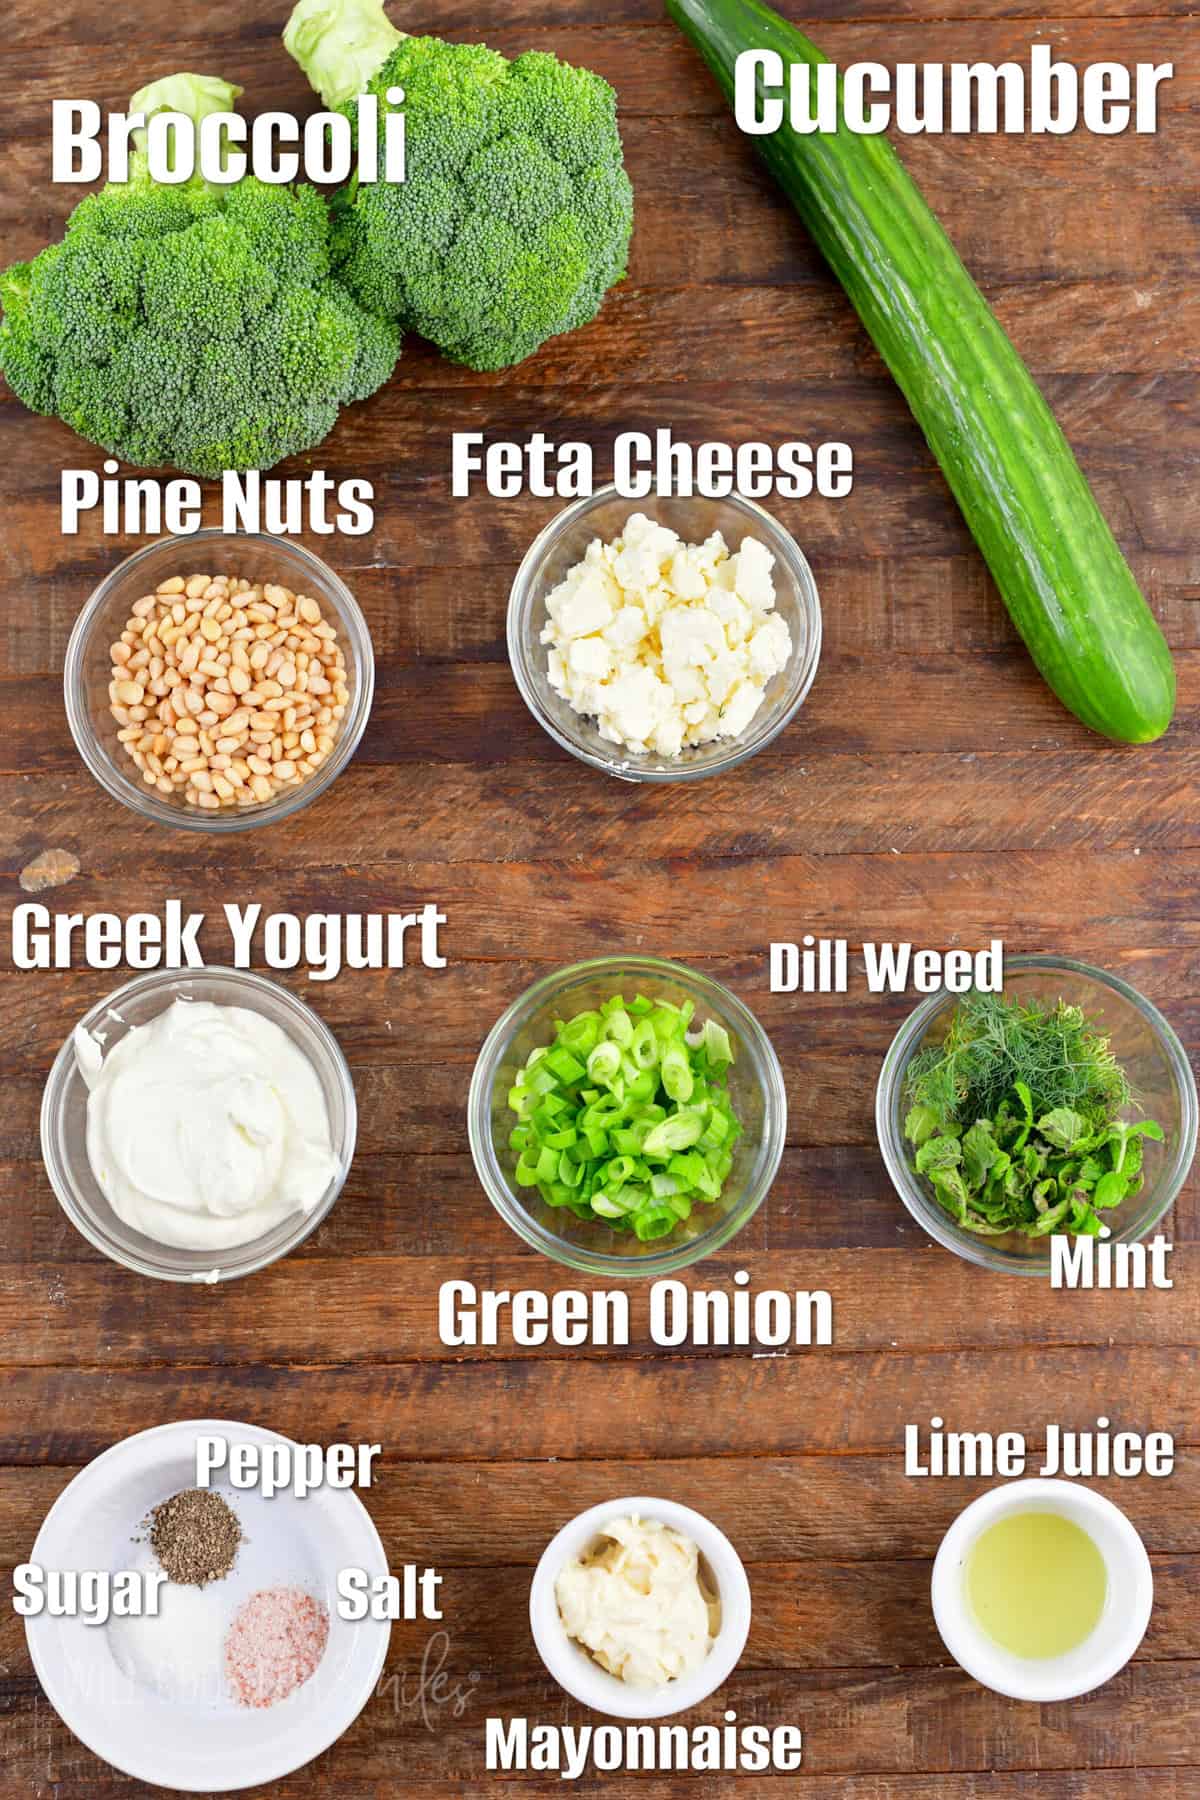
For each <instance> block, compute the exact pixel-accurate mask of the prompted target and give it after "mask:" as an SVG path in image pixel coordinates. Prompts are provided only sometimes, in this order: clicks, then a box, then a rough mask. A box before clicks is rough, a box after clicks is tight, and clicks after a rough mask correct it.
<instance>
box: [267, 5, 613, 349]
mask: <svg viewBox="0 0 1200 1800" xmlns="http://www.w3.org/2000/svg"><path fill="white" fill-rule="evenodd" d="M284 43H285V44H286V46H287V48H288V50H289V51H290V52H291V54H292V55H293V56H294V57H295V58H296V60H297V62H299V64H300V66H301V68H302V69H303V70H304V72H305V74H306V75H307V76H308V77H309V80H310V81H311V82H312V84H313V86H314V87H315V88H316V89H317V91H318V92H319V93H320V94H321V96H322V98H323V99H324V101H325V103H326V105H327V106H333V107H337V108H339V109H340V110H342V111H344V112H345V113H346V114H347V115H348V117H349V118H350V120H351V122H352V123H356V122H357V120H356V114H357V107H356V101H355V98H354V97H355V96H357V95H358V94H359V93H361V92H369V93H371V94H373V95H375V96H376V98H377V100H378V104H379V110H380V114H381V115H382V114H384V113H385V112H387V111H388V110H389V108H390V107H391V104H392V103H391V102H390V101H389V100H388V98H387V95H388V90H389V89H395V88H401V89H403V93H404V99H403V102H402V106H403V111H404V114H405V119H406V134H407V136H406V143H407V179H406V180H405V181H404V182H402V183H392V182H386V181H378V182H374V183H358V182H353V183H351V184H350V186H349V187H347V188H345V189H344V190H343V191H342V193H341V195H340V196H339V197H338V200H337V201H335V207H334V212H335V226H334V261H335V266H336V269H337V272H338V274H339V275H341V276H342V277H343V278H344V279H345V281H346V282H347V283H348V284H349V286H350V287H351V289H352V290H353V292H354V293H355V294H356V295H357V296H358V298H359V299H360V300H361V301H362V302H363V304H364V305H366V306H368V307H370V308H371V309H372V310H374V311H378V312H382V313H384V314H386V315H387V316H388V317H389V318H394V319H397V320H399V322H400V324H401V325H402V326H404V327H405V328H406V329H410V330H413V331H418V332H420V333H421V335H422V336H423V337H426V338H429V339H430V340H431V341H432V342H433V343H434V344H436V345H437V346H438V347H439V349H441V350H442V351H443V352H444V354H445V355H447V356H449V357H450V358H452V359H453V360H454V361H455V362H462V363H466V364H467V365H468V366H469V367H470V368H473V369H501V368H506V367H508V366H509V365H510V364H512V363H518V362H521V361H523V360H524V358H525V357H527V356H530V355H532V353H533V352H534V351H535V350H537V349H539V348H540V347H541V345H542V344H544V343H545V341H546V339H547V338H550V337H554V336H556V335H557V334H558V333H559V332H563V331H571V330H574V328H575V327H576V326H579V325H585V324H587V323H588V322H589V320H591V319H594V318H595V316H596V314H597V313H598V312H599V310H600V305H601V302H602V301H603V299H604V296H605V294H606V293H607V292H608V290H609V288H610V287H612V285H613V283H614V282H616V281H619V280H620V279H621V278H622V277H623V276H624V274H625V264H626V258H627V256H628V251H629V239H630V234H631V231H632V228H633V190H632V188H631V186H630V182H629V177H628V175H627V174H626V173H625V165H624V160H623V156H622V150H621V139H620V136H619V134H618V131H617V113H616V96H615V95H614V93H613V90H612V88H611V87H610V86H609V85H608V83H607V82H606V81H603V80H602V79H601V78H600V77H599V76H598V75H594V74H592V73H591V72H590V71H589V70H587V69H577V68H573V67H572V66H571V65H570V64H568V63H562V62H559V61H558V59H557V58H556V57H554V56H550V55H547V54H544V53H542V52H538V51H530V52H528V53H527V54H526V55H524V56H518V57H517V58H516V59H515V60H514V61H512V62H510V61H509V60H508V58H507V57H504V56H501V55H500V54H499V52H497V51H495V50H489V49H488V48H487V47H486V46H485V45H482V44H466V45H460V44H448V43H444V42H443V41H442V40H441V39H440V38H434V37H403V36H402V35H401V34H400V33H399V32H397V31H396V30H395V28H394V27H393V26H392V25H391V24H390V23H389V22H388V20H387V17H386V15H385V14H384V11H383V4H382V0H299V4H298V5H297V6H296V9H295V11H294V12H293V14H292V17H291V21H290V22H289V25H288V28H287V31H286V32H285V34H284Z"/></svg>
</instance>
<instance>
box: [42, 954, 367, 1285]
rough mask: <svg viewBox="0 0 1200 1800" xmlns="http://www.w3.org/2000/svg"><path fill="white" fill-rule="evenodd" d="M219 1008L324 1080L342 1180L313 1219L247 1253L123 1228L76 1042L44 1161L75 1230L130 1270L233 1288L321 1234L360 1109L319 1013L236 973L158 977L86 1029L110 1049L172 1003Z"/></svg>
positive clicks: (51, 1090) (45, 1138)
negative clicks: (256, 1022)
mask: <svg viewBox="0 0 1200 1800" xmlns="http://www.w3.org/2000/svg"><path fill="white" fill-rule="evenodd" d="M177 999H187V1000H211V1001H212V1002H213V1003H214V1004H215V1005H217V1006H244V1007H247V1008H248V1009H250V1010H251V1011H253V1012H257V1013H261V1014H262V1015H263V1017H264V1018H267V1019H270V1020H271V1021H272V1023H273V1024H275V1025H278V1026H279V1027H280V1029H281V1030H282V1031H286V1033H287V1035H288V1036H289V1037H290V1038H291V1039H292V1041H293V1042H294V1043H295V1044H296V1045H298V1046H299V1048H300V1049H301V1050H302V1051H303V1052H304V1054H305V1055H306V1056H307V1058H308V1060H309V1062H310V1063H311V1064H312V1066H313V1068H314V1069H315V1070H316V1073H317V1077H318V1079H319V1081H320V1083H321V1088H322V1091H323V1092H324V1095H325V1105H326V1107H327V1109H328V1113H329V1132H330V1138H331V1140H332V1143H333V1151H334V1155H335V1156H336V1158H337V1164H338V1166H337V1172H336V1174H335V1175H334V1176H333V1178H332V1180H331V1181H330V1183H329V1186H328V1187H327V1189H326V1190H325V1193H324V1194H323V1195H322V1196H321V1198H320V1200H319V1201H318V1202H317V1204H316V1206H314V1207H313V1209H312V1211H311V1212H307V1213H301V1212H296V1213H294V1214H292V1215H291V1216H290V1217H289V1218H286V1219H282V1220H281V1221H280V1222H279V1224H278V1225H276V1226H275V1227H274V1228H273V1229H272V1230H271V1231H268V1232H265V1233H264V1234H263V1235H262V1236H261V1237H257V1238H253V1239H252V1240H251V1241H250V1242H249V1243H246V1244H238V1245H235V1246H234V1247H233V1248H232V1249H229V1250H222V1251H218V1252H216V1253H215V1256H216V1260H215V1261H214V1252H213V1251H211V1250H208V1251H205V1250H181V1249H177V1248H176V1247H175V1246H174V1245H172V1244H160V1243H159V1242H158V1241H157V1240H156V1239H155V1238H151V1237H146V1236H145V1235H144V1234H143V1233H142V1232H140V1231H135V1230H134V1229H133V1228H132V1227H131V1226H129V1225H126V1224H125V1223H124V1221H123V1220H122V1219H119V1218H118V1217H117V1215H116V1213H115V1212H114V1211H113V1209H112V1207H111V1206H110V1205H109V1203H108V1201H107V1200H106V1199H105V1197H104V1195H103V1193H102V1192H101V1191H100V1187H99V1184H98V1183H97V1181H96V1178H95V1176H94V1175H93V1174H92V1170H91V1164H90V1163H89V1162H88V1154H87V1100H88V1090H87V1087H86V1085H85V1083H84V1080H83V1077H82V1075H80V1073H79V1070H78V1068H77V1067H76V1063H75V1046H74V1034H72V1036H71V1037H69V1038H68V1039H67V1041H66V1043H65V1044H64V1045H63V1047H62V1049H61V1050H60V1051H59V1053H58V1056H57V1057H56V1058H55V1061H54V1066H53V1068H52V1069H51V1071H50V1075H49V1078H48V1080H47V1082H46V1087H45V1092H44V1093H43V1095H42V1125H41V1129H42V1158H43V1160H44V1162H45V1165H46V1173H47V1175H48V1176H49V1177H50V1185H51V1187H52V1188H53V1189H54V1192H55V1194H56V1195H57V1196H58V1201H59V1204H60V1205H61V1207H62V1209H63V1211H64V1212H65V1213H66V1215H67V1217H68V1218H69V1219H70V1221H71V1223H72V1224H73V1225H74V1226H75V1227H76V1229H77V1230H78V1231H81V1232H82V1233H83V1235H84V1237H85V1238H87V1239H88V1241H89V1242H90V1243H93V1244H95V1246H96V1248H97V1249H98V1250H103V1252H104V1254H105V1255H106V1256H109V1257H111V1258H112V1260H113V1261H114V1262H117V1263H120V1264H121V1266H122V1267H123V1268H126V1269H133V1270H135V1271H136V1272H137V1273H138V1274H139V1275H151V1276H153V1277H154V1278H155V1279H156V1280H158V1281H192V1282H207V1283H212V1282H217V1281H234V1280H236V1279H237V1278H238V1277H239V1276H241V1275H252V1274H253V1273H254V1272H255V1270H256V1269H265V1268H266V1267H267V1266H268V1265H269V1264H270V1263H273V1262H278V1261H279V1259H280V1257H282V1256H286V1255H287V1254H288V1252H289V1251H291V1250H294V1249H295V1248H296V1246H297V1244H302V1243H303V1242H304V1240H305V1238H306V1237H308V1236H309V1234H310V1233H311V1232H313V1231H315V1230H316V1228H317V1226H318V1225H319V1224H320V1223H321V1221H322V1219H324V1218H325V1216H326V1214H327V1213H328V1212H329V1210H330V1208H331V1207H332V1205H333V1203H334V1201H335V1200H336V1199H337V1197H338V1195H339V1194H340V1193H341V1191H342V1187H343V1186H344V1184H345V1180H346V1176H347V1175H348V1174H349V1172H350V1164H351V1162H352V1160H353V1157H354V1139H355V1133H356V1129H357V1117H358V1115H357V1109H356V1106H355V1101H354V1083H353V1081H352V1080H351V1077H350V1070H349V1069H348V1067H347V1066H346V1059H345V1057H344V1056H343V1055H342V1052H341V1049H340V1047H339V1045H338V1042H337V1039H336V1038H335V1037H334V1036H333V1033H332V1032H331V1031H330V1030H329V1029H328V1027H327V1026H326V1025H324V1024H323V1023H322V1021H321V1020H320V1019H319V1018H318V1017H317V1015H316V1013H315V1012H313V1011H312V1009H311V1008H310V1007H308V1006H306V1005H305V1004H304V1002H303V1001H301V1000H297V999H296V998H295V997H294V996H293V995H292V994H290V993H289V992H288V991H287V989H286V988H281V987H277V986H276V984H275V983H274V982H273V981H267V980H265V979H264V978H263V977H262V976H261V975H252V974H249V973H248V972H246V971H243V970H238V969H197V970H195V971H188V970H183V971H180V970H158V971H156V972H155V973H154V974H152V975H140V976H139V977H138V978H137V980H136V981H131V982H129V983H127V985H126V986H125V987H123V988H119V989H118V990H117V992H116V993H115V994H112V995H110V996H109V998H108V999H107V1000H102V1001H100V1003H99V1004H98V1005H96V1006H93V1007H92V1009H91V1011H90V1012H88V1013H86V1014H85V1015H84V1017H83V1018H82V1019H81V1020H80V1025H81V1026H82V1027H83V1029H84V1030H85V1031H92V1030H94V1029H95V1028H96V1027H97V1026H99V1027H101V1028H102V1030H103V1031H104V1033H105V1037H104V1043H105V1046H106V1047H107V1046H109V1045H111V1044H113V1043H115V1042H117V1041H118V1040H119V1039H120V1038H122V1037H124V1036H125V1035H126V1033H127V1032H129V1031H131V1030H132V1029H133V1028H134V1027H135V1026H138V1025H146V1024H148V1023H149V1021H150V1020H151V1019H154V1018H157V1016H158V1014H159V1013H161V1012H164V1011H165V1010H166V1008H167V1007H168V1006H170V1005H171V1004H172V1002H173V1001H175V1000H177Z"/></svg>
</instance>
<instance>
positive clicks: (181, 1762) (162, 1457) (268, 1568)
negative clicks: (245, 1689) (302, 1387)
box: [25, 1420, 391, 1794]
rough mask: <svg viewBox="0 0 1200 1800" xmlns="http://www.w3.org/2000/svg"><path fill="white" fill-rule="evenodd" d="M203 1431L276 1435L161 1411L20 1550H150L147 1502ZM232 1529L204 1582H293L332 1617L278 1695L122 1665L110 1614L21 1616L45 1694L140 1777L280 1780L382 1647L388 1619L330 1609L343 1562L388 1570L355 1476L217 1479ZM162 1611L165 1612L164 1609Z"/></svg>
mask: <svg viewBox="0 0 1200 1800" xmlns="http://www.w3.org/2000/svg"><path fill="white" fill-rule="evenodd" d="M200 1435H205V1436H219V1437H225V1438H227V1439H228V1440H229V1441H230V1442H237V1443H254V1444H263V1445H266V1444H277V1443H279V1442H281V1441H284V1442H286V1441H287V1440H281V1439H280V1436H279V1434H278V1433H277V1432H272V1431H264V1430H263V1429H262V1428H261V1427H260V1426H257V1425H243V1424H233V1423H230V1422H228V1421H224V1420H220V1421H214V1420H192V1421H186V1422H183V1423H180V1424H173V1425H160V1426H158V1427H156V1428H155V1429H154V1430H151V1431H143V1432H140V1433H138V1435H137V1436H136V1437H131V1438H126V1439H125V1440H124V1441H123V1442H121V1443H119V1444H115V1445H114V1446H113V1447H112V1449H110V1450H106V1451H105V1452H104V1453H103V1455H101V1456H98V1457H97V1458H96V1459H95V1461H94V1462H91V1463H89V1464H88V1465H87V1467H86V1468H85V1469H83V1470H81V1471H80V1473H79V1474H78V1475H76V1477H75V1479H74V1480H73V1481H72V1482H71V1483H70V1484H69V1485H68V1486H67V1487H66V1488H64V1490H63V1492H62V1493H61V1494H60V1495H59V1497H58V1499H57V1500H56V1501H55V1503H54V1505H53V1506H52V1507H51V1508H50V1511H49V1512H48V1513H47V1515H46V1519H45V1522H44V1523H43V1525H42V1528H41V1530H40V1531H39V1532H38V1535H37V1539H36V1542H35V1543H34V1546H33V1549H32V1551H31V1553H30V1557H29V1560H30V1561H31V1562H34V1563H37V1564H39V1565H41V1566H42V1567H43V1568H47V1569H97V1570H108V1571H117V1570H120V1569H126V1568H130V1567H136V1566H138V1559H139V1558H146V1557H147V1556H148V1555H149V1554H150V1553H149V1552H147V1551H146V1550H145V1548H144V1547H141V1546H139V1544H138V1543H137V1542H135V1541H134V1540H135V1539H136V1537H137V1535H138V1534H139V1532H140V1529H141V1526H142V1522H143V1520H144V1519H145V1517H146V1515H147V1514H148V1513H149V1512H150V1510H151V1509H152V1508H154V1507H155V1506H158V1505H160V1504H161V1503H162V1502H163V1501H165V1500H168V1499H170V1497H171V1496H172V1495H173V1494H176V1493H179V1492H180V1491H181V1490H183V1489H186V1488H192V1487H195V1485H196V1469H195V1454H196V1451H195V1446H196V1439H197V1437H198V1436H200ZM216 1491H217V1492H219V1493H220V1494H221V1496H222V1498H224V1499H225V1500H226V1501H227V1502H228V1504H229V1505H230V1506H232V1508H233V1510H234V1511H235V1513H237V1515H238V1518H239V1522H240V1523H241V1525H242V1528H243V1534H244V1535H243V1542H242V1545H241V1546H240V1548H239V1550H238V1555H237V1560H236V1562H235V1564H234V1567H233V1570H232V1571H231V1572H230V1574H229V1575H227V1576H226V1577H225V1578H224V1580H223V1581H221V1582H219V1583H218V1582H214V1583H210V1585H209V1587H208V1588H206V1589H203V1590H201V1591H202V1592H203V1593H205V1594H206V1595H211V1596H213V1601H214V1605H218V1606H220V1607H221V1608H222V1617H223V1616H224V1608H225V1606H226V1603H227V1607H228V1611H229V1614H230V1616H231V1618H232V1616H233V1615H234V1614H235V1613H236V1611H237V1608H238V1607H239V1606H240V1605H241V1604H242V1602H243V1600H244V1599H245V1598H246V1597H248V1595H249V1594H250V1593H252V1592H254V1591H257V1590H259V1589H262V1588H268V1587H272V1586H295V1587H298V1588H300V1589H302V1590H303V1591H304V1592H306V1593H307V1594H310V1595H311V1596H312V1598H313V1599H314V1600H316V1601H317V1602H318V1603H319V1604H320V1605H321V1606H323V1607H324V1609H325V1611H326V1612H327V1614H328V1617H329V1634H328V1638H327V1639H326V1642H325V1647H324V1651H323V1654H322V1655H321V1658H320V1661H319V1662H318V1664H317V1666H316V1668H315V1669H314V1670H313V1672H312V1674H311V1675H309V1677H308V1679H307V1680H305V1681H304V1682H303V1683H302V1685H300V1686H299V1687H297V1688H295V1690H294V1691H293V1692H292V1693H290V1694H289V1695H288V1696H287V1697H286V1698H284V1699H281V1700H279V1701H278V1702H277V1704H275V1705H272V1706H263V1707H246V1706H241V1705H238V1704H237V1702H236V1701H235V1700H234V1699H233V1698H232V1697H231V1696H229V1695H224V1694H221V1693H217V1692H213V1693H211V1694H210V1693H208V1692H207V1691H206V1693H205V1695H204V1697H196V1698H190V1697H189V1698H187V1699H175V1698H168V1697H167V1696H166V1695H164V1694H162V1693H159V1692H157V1691H156V1690H155V1688H154V1687H153V1686H151V1685H148V1684H147V1683H145V1682H144V1681H140V1680H136V1679H134V1678H133V1677H131V1675H129V1674H128V1673H126V1672H125V1669H123V1668H122V1666H121V1663H120V1662H118V1660H117V1655H116V1654H114V1650H113V1647H112V1642H111V1640H110V1637H109V1628H108V1627H107V1626H105V1625H89V1624H85V1623H84V1622H83V1621H82V1620H80V1619H78V1618H73V1619H72V1618H52V1617H50V1616H48V1614H46V1613H42V1614H40V1615H39V1616H38V1617H37V1618H30V1619H27V1620H26V1622H25V1635H26V1639H27V1641H28V1645H29V1653H30V1656H31V1657H32V1659H33V1666H34V1671H35V1673H36V1675H37V1678H38V1680H39V1681H40V1682H41V1685H42V1688H43V1689H44V1691H45V1694H46V1697H47V1699H48V1700H49V1701H50V1703H51V1705H52V1706H53V1707H54V1709H55V1711H56V1712H57V1713H58V1715H59V1717H60V1718H61V1719H62V1721H63V1723H64V1724H65V1725H66V1726H67V1728H68V1730H70V1731H72V1732H74V1734H75V1736H76V1737H77V1738H79V1740H80V1741H81V1742H82V1743H83V1744H85V1745H86V1746H87V1748H88V1749H89V1750H91V1751H92V1752H93V1753H94V1754H95V1755H96V1756H99V1757H101V1758H103V1760H104V1761H105V1762H107V1763H110V1764H111V1765H112V1766H113V1768H115V1769H119V1770H120V1771H121V1772H122V1773H123V1774H125V1775H129V1776H132V1777H133V1778H134V1779H135V1780H138V1781H146V1782H151V1783H154V1784H156V1785H157V1786H160V1787H166V1788H171V1789H174V1790H176V1791H177V1792H182V1793H194V1794H199V1793H204V1794H216V1793H229V1792H232V1791H235V1790H237V1789H240V1788H248V1787H256V1786H258V1785H259V1784H260V1783H262V1782H268V1781H278V1780H281V1779H282V1778H283V1777H284V1776H285V1775H289V1774H290V1773H291V1772H292V1771H293V1770H294V1769H299V1768H301V1767H302V1766H303V1765H304V1764H305V1763H308V1762H311V1760H312V1759H313V1757H315V1756H319V1755H320V1754H321V1753H322V1752H323V1751H325V1750H327V1749H329V1747H330V1745H332V1744H333V1743H334V1742H335V1741H336V1740H337V1739H338V1738H339V1737H340V1736H341V1735H342V1733H343V1732H344V1731H345V1730H347V1728H348V1727H349V1726H350V1725H351V1724H352V1723H353V1721H354V1720H355V1719H356V1718H357V1717H358V1715H359V1713H360V1712H361V1711H362V1709H363V1707H364V1706H365V1705H366V1704H367V1702H368V1701H369V1700H370V1699H371V1697H372V1695H373V1694H374V1692H375V1689H376V1685H377V1683H378V1680H379V1675H380V1671H381V1670H382V1668H383V1663H384V1659H385V1657H386V1655H387V1648H388V1642H389V1638H390V1635H391V1627H390V1625H389V1624H388V1623H387V1622H386V1621H385V1620H376V1619H370V1618H368V1619H364V1620H362V1621H360V1622H358V1623H353V1624H352V1623H349V1622H347V1621H346V1620H344V1619H341V1618H339V1617H338V1614H337V1610H336V1598H337V1593H336V1583H337V1577H338V1574H339V1572H340V1571H341V1570H342V1569H345V1568H356V1569H364V1570H365V1571H366V1572H367V1573H368V1575H370V1576H372V1577H374V1576H378V1575H383V1574H386V1572H387V1558H386V1556H385V1554H384V1549H383V1545H382V1544H381V1542H380V1540H379V1533H378V1532H377V1531H376V1529H375V1526H374V1524H373V1523H372V1521H371V1516H370V1514H369V1513H368V1512H367V1509H366V1507H365V1506H364V1505H363V1503H362V1501H361V1500H360V1499H359V1498H358V1496H357V1494H355V1493H354V1492H353V1491H352V1490H351V1489H347V1488H336V1489H335V1488H325V1487H322V1488H317V1489H314V1490H313V1491H312V1492H311V1493H309V1494H308V1495H307V1496H306V1497H305V1498H304V1499H303V1500H298V1499H296V1498H295V1496H294V1495H293V1494H291V1493H290V1492H280V1493H278V1494H276V1495H275V1496H274V1498H273V1499H271V1500H264V1499H262V1498H261V1497H260V1496H258V1495H256V1494H254V1493H252V1492H246V1491H243V1490H240V1489H233V1488H230V1487H228V1486H219V1487H217V1489H216ZM166 1619H167V1615H166V1614H165V1613H164V1616H163V1620H162V1623H163V1624H165V1623H166Z"/></svg>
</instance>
